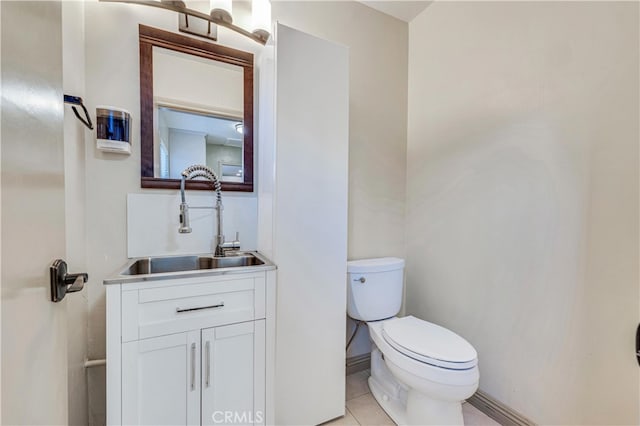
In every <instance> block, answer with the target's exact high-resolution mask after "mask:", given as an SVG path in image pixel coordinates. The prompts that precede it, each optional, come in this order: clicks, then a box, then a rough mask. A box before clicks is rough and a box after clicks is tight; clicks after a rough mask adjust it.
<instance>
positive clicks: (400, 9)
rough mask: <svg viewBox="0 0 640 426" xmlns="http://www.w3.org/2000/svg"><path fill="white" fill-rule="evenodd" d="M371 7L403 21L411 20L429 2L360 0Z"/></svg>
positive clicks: (420, 0)
mask: <svg viewBox="0 0 640 426" xmlns="http://www.w3.org/2000/svg"><path fill="white" fill-rule="evenodd" d="M360 3H362V4H365V5H367V6H369V7H371V8H373V9H376V10H378V11H380V12H382V13H386V14H387V15H391V16H393V17H394V18H398V19H400V20H402V21H405V22H411V20H412V19H413V18H415V17H416V16H418V15H419V14H420V12H422V11H423V10H425V9H426V8H427V6H429V5H430V4H431V1H428V0H413V1H386V0H360Z"/></svg>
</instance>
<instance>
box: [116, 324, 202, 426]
mask: <svg viewBox="0 0 640 426" xmlns="http://www.w3.org/2000/svg"><path fill="white" fill-rule="evenodd" d="M122 424H123V425H138V424H139V425H199V424H200V331H199V330H198V331H189V332H185V333H177V334H170V335H168V336H161V337H155V338H151V339H144V340H138V341H135V342H128V343H124V344H123V345H122Z"/></svg>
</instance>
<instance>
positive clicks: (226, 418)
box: [202, 320, 265, 425]
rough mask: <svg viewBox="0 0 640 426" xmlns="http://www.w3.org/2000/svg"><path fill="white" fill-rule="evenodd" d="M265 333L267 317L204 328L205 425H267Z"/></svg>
mask: <svg viewBox="0 0 640 426" xmlns="http://www.w3.org/2000/svg"><path fill="white" fill-rule="evenodd" d="M264 332H265V329H264V320H261V321H255V322H253V321H252V322H244V323H239V324H232V325H227V326H222V327H215V328H208V329H205V330H202V424H203V425H216V424H217V425H219V424H234V425H254V424H264V355H265V349H264ZM256 384H258V387H261V389H256Z"/></svg>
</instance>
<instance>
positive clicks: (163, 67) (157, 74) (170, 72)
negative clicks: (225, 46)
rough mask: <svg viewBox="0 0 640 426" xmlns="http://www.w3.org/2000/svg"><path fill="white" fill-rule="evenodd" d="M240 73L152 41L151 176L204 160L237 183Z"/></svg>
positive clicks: (176, 175)
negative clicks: (152, 126)
mask: <svg viewBox="0 0 640 426" xmlns="http://www.w3.org/2000/svg"><path fill="white" fill-rule="evenodd" d="M243 72H244V70H243V69H242V68H241V67H239V66H236V65H231V64H226V63H224V62H218V61H213V60H210V59H206V58H200V57H197V56H193V55H187V54H184V53H181V52H175V51H172V50H168V49H163V48H160V47H157V46H154V48H153V101H154V102H153V103H154V116H155V118H156V119H155V120H154V123H156V126H155V129H154V153H155V158H154V160H155V161H154V163H155V164H154V177H157V178H164V179H180V173H181V172H182V170H184V169H185V168H187V167H188V166H190V165H193V164H205V165H207V166H208V167H210V168H211V169H212V170H214V171H215V172H216V173H217V174H218V177H219V178H220V180H221V181H223V182H243V144H244V138H243V130H244V125H243V99H244V96H243V95H244V94H243Z"/></svg>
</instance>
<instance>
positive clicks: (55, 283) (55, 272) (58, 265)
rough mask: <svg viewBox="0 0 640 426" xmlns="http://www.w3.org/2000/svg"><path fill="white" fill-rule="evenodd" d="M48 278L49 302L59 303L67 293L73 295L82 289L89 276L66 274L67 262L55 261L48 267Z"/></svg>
mask: <svg viewBox="0 0 640 426" xmlns="http://www.w3.org/2000/svg"><path fill="white" fill-rule="evenodd" d="M49 277H50V281H51V301H52V302H59V301H61V300H62V299H64V296H65V295H66V294H67V293H75V292H76V291H80V290H82V289H83V288H84V284H85V283H86V282H87V280H88V279H89V275H88V274H86V273H84V272H82V273H79V274H68V273H67V262H65V261H64V260H62V259H56V260H54V261H53V263H52V264H51V266H50V267H49Z"/></svg>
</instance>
